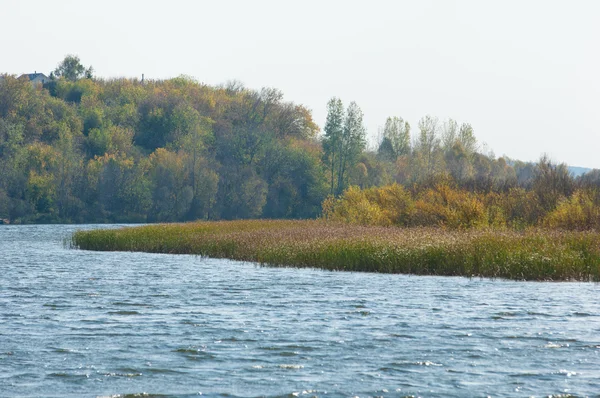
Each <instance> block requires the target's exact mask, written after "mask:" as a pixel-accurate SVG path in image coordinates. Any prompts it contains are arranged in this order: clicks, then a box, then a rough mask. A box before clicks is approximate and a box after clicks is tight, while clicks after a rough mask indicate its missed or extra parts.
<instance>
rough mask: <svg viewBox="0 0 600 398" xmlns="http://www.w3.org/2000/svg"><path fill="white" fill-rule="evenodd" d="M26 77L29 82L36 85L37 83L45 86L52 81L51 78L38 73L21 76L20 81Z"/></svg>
mask: <svg viewBox="0 0 600 398" xmlns="http://www.w3.org/2000/svg"><path fill="white" fill-rule="evenodd" d="M25 77H26V78H28V79H29V81H30V82H31V84H34V85H35V84H37V83H41V84H45V83H48V82H49V81H50V78H49V77H48V76H46V75H44V74H43V73H37V72H33V73H26V74H24V75H21V76H20V77H19V79H22V78H25Z"/></svg>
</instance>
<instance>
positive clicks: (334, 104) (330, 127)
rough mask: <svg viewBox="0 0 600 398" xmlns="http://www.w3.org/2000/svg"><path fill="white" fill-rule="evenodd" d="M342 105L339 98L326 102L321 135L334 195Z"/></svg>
mask: <svg viewBox="0 0 600 398" xmlns="http://www.w3.org/2000/svg"><path fill="white" fill-rule="evenodd" d="M344 116H345V112H344V105H343V104H342V100H341V99H339V98H335V97H334V98H332V99H331V100H329V102H328V103H327V119H326V121H325V128H324V129H323V130H324V132H325V135H324V137H323V150H324V155H325V158H324V161H325V163H326V164H327V168H328V170H329V175H330V193H331V195H334V194H335V193H336V192H337V188H336V178H335V176H336V172H337V167H336V165H337V164H338V163H339V162H340V159H341V153H340V152H341V148H342V139H343V135H344Z"/></svg>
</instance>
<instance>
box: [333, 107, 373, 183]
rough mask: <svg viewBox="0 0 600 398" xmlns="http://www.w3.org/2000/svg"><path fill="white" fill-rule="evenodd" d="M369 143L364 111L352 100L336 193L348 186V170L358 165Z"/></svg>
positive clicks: (347, 115) (344, 135) (340, 156)
mask: <svg viewBox="0 0 600 398" xmlns="http://www.w3.org/2000/svg"><path fill="white" fill-rule="evenodd" d="M366 144H367V139H366V129H365V127H364V125H363V113H362V110H361V109H360V108H359V107H358V105H357V104H356V102H351V103H350V105H348V110H347V111H346V119H345V121H344V130H343V135H342V139H341V140H340V148H339V151H338V152H339V163H338V182H337V191H336V192H335V193H336V195H339V194H341V193H342V192H343V191H344V190H345V189H346V186H347V180H348V176H347V171H348V170H349V169H352V168H354V167H355V166H356V163H357V160H358V157H359V156H360V154H361V153H362V151H363V150H364V149H365V146H366Z"/></svg>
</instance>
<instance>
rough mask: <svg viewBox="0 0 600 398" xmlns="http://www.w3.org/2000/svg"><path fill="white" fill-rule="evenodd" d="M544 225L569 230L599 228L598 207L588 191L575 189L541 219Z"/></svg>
mask: <svg viewBox="0 0 600 398" xmlns="http://www.w3.org/2000/svg"><path fill="white" fill-rule="evenodd" d="M543 224H544V226H546V227H550V228H560V229H569V230H590V229H600V207H598V206H596V205H595V203H594V200H593V196H592V194H591V193H590V192H586V191H581V190H578V191H575V192H574V193H573V195H571V197H570V198H568V199H563V200H561V201H560V202H559V203H558V206H557V207H556V209H554V210H553V211H551V212H550V213H549V214H548V215H547V216H546V217H545V218H544V221H543Z"/></svg>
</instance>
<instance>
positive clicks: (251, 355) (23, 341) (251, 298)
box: [0, 225, 600, 397]
mask: <svg viewBox="0 0 600 398" xmlns="http://www.w3.org/2000/svg"><path fill="white" fill-rule="evenodd" d="M89 228H98V226H56V225H49V226H0V396H1V397H108V396H126V395H128V394H132V395H133V394H135V395H134V396H144V395H142V393H146V394H148V395H145V396H155V395H159V396H169V397H171V396H173V397H187V396H199V395H200V394H202V396H208V397H220V396H223V397H262V396H267V397H279V396H281V397H295V396H299V397H312V396H319V397H323V396H327V397H354V396H359V397H370V396H384V397H398V396H415V397H417V396H420V397H486V396H492V397H505V396H515V397H530V396H536V397H542V396H548V395H553V394H556V395H558V394H573V395H575V396H599V395H598V394H600V285H598V284H592V283H530V282H513V281H503V280H483V279H467V278H449V277H429V276H428V277H420V276H407V275H379V274H365V273H343V272H330V271H320V270H308V269H284V268H266V267H259V266H256V265H255V264H252V263H244V262H235V261H228V260H215V259H207V258H200V257H196V256H180V255H160V254H145V253H103V252H88V251H81V250H72V249H68V248H66V247H65V246H64V245H63V239H65V238H68V237H69V236H70V234H71V233H72V232H73V231H74V230H76V229H89ZM102 228H106V227H105V226H104V227H102Z"/></svg>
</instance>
